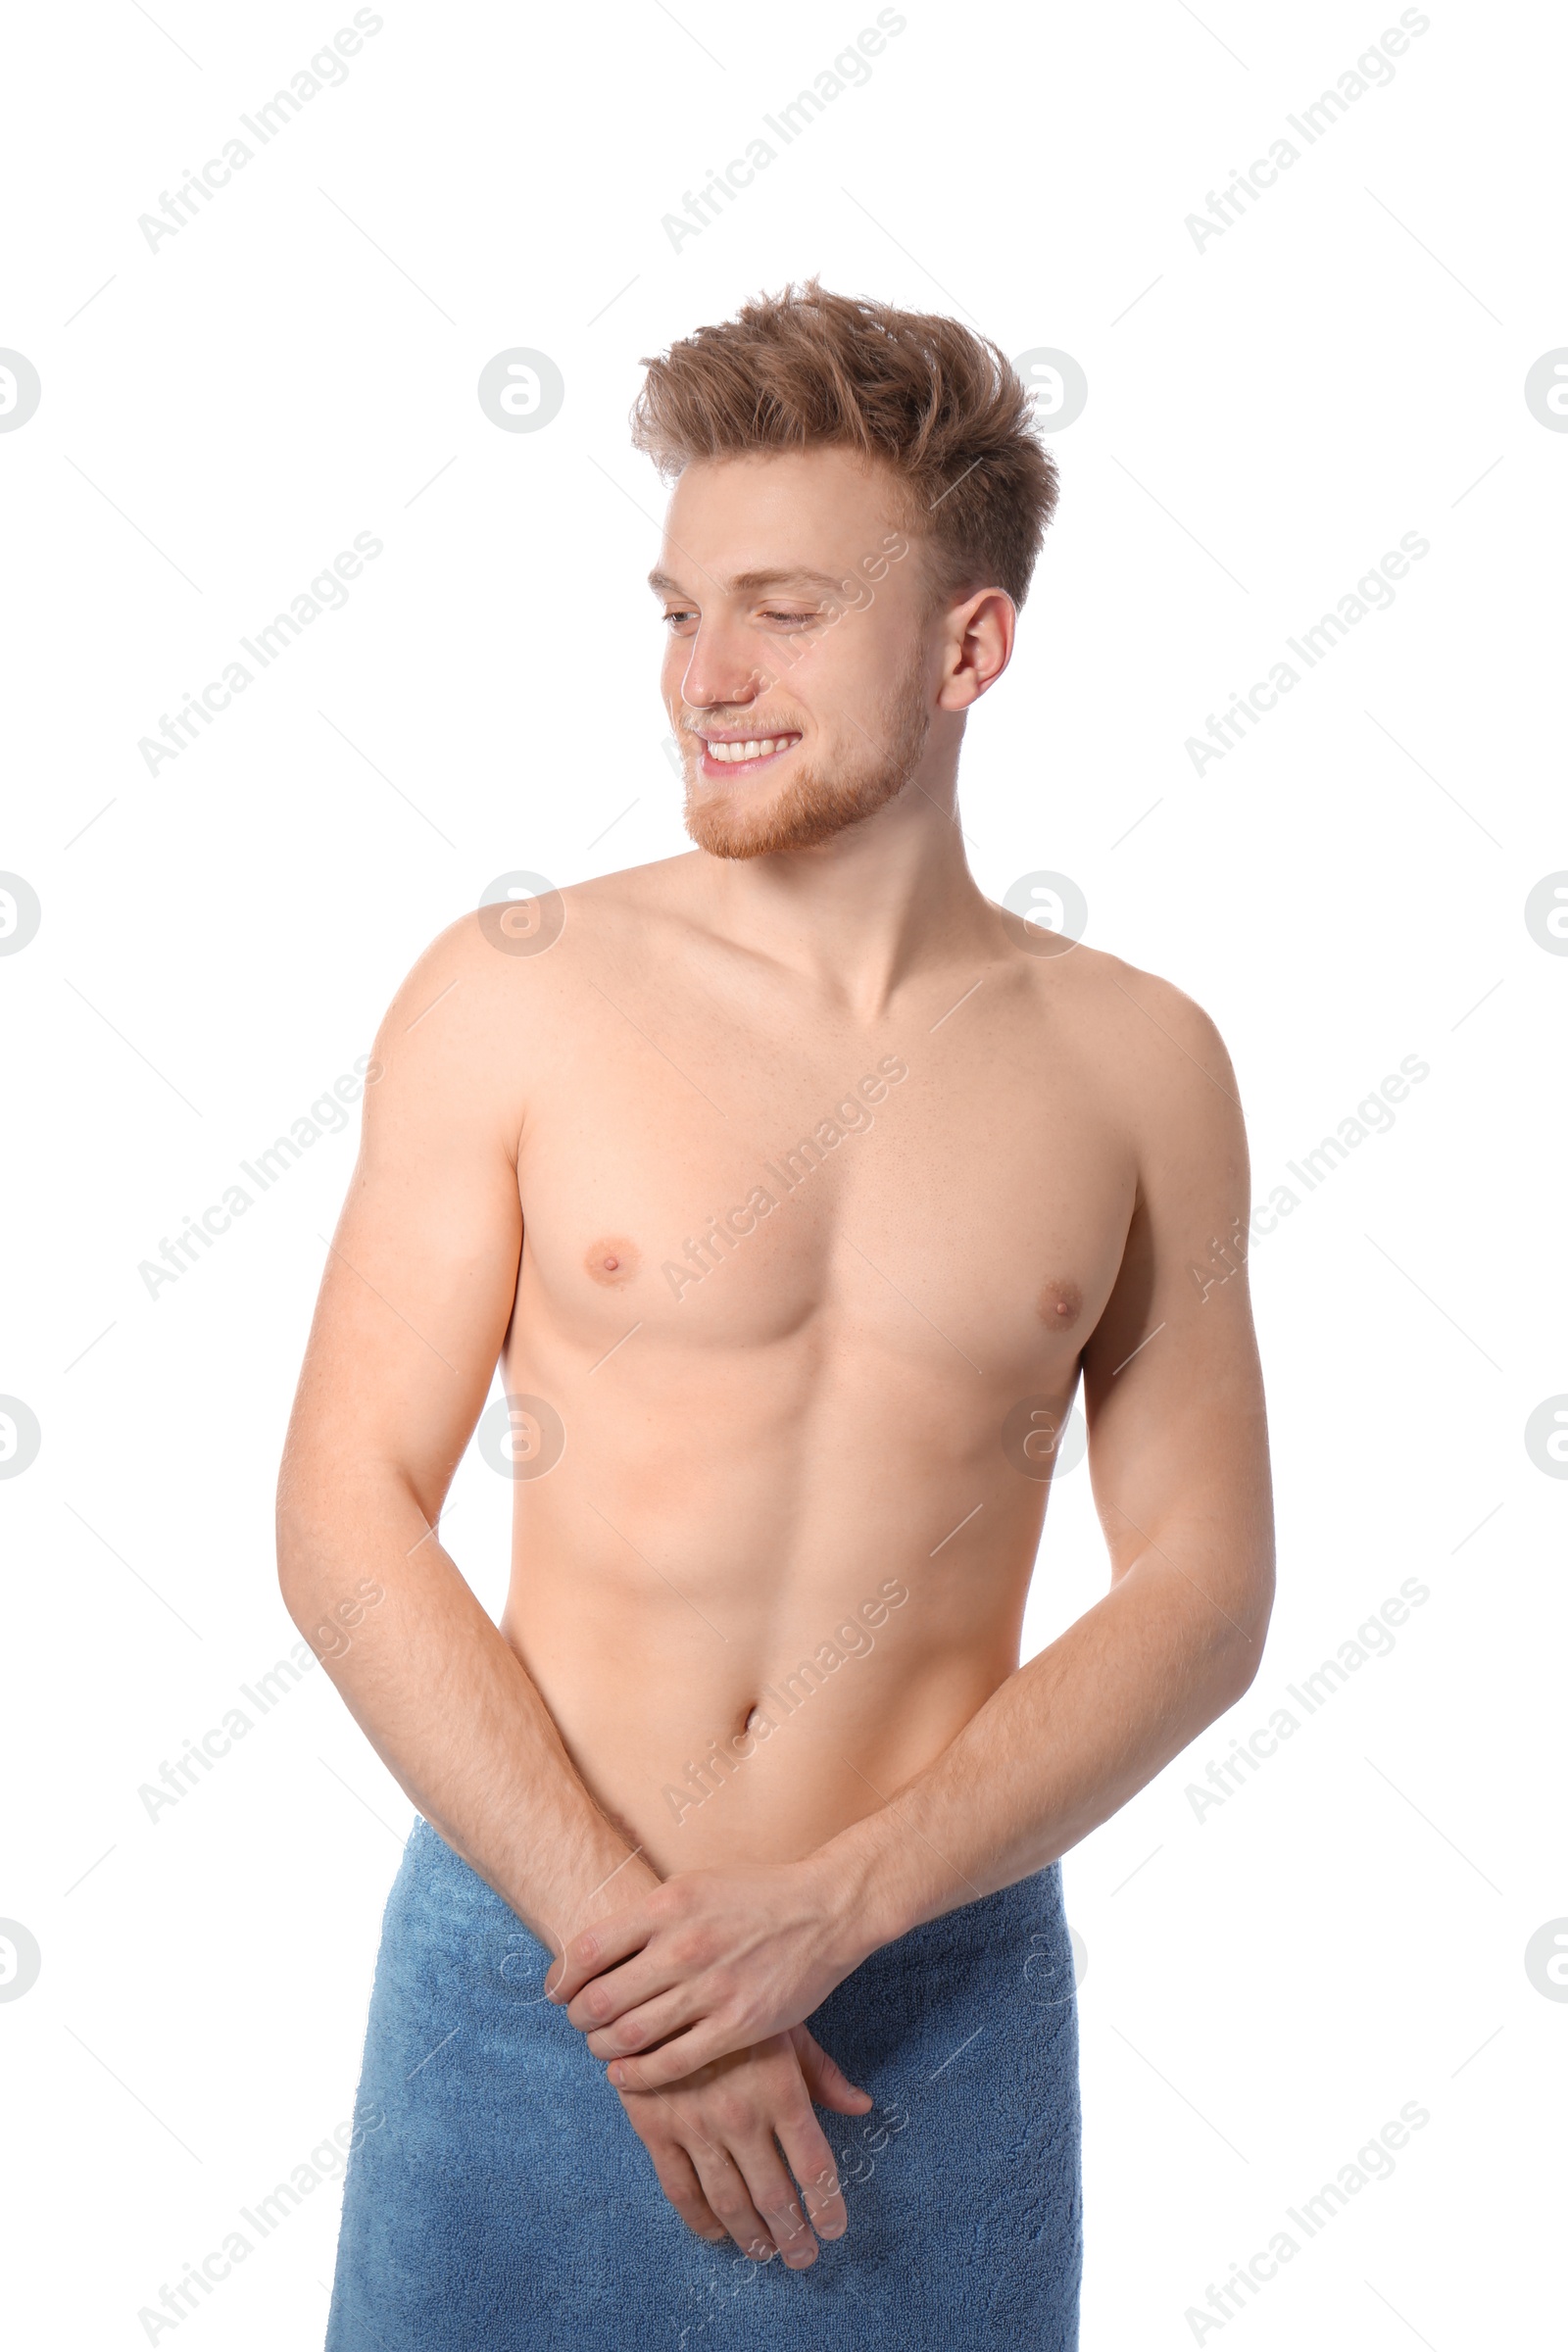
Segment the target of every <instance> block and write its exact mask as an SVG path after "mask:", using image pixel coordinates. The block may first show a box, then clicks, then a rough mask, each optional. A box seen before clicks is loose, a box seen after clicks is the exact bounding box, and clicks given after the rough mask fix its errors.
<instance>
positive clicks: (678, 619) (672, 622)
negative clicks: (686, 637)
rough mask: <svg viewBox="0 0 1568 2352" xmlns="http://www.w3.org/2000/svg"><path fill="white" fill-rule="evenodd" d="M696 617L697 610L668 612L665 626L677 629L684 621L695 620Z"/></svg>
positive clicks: (665, 616) (665, 615)
mask: <svg viewBox="0 0 1568 2352" xmlns="http://www.w3.org/2000/svg"><path fill="white" fill-rule="evenodd" d="M696 618H697V615H696V613H690V612H685V611H682V612H678V613H665V614H664V626H665V628H666V629H675V628H679V626H680V625H681V623H682V622H683V621H687V620H695V619H696Z"/></svg>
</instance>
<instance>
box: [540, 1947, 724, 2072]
mask: <svg viewBox="0 0 1568 2352" xmlns="http://www.w3.org/2000/svg"><path fill="white" fill-rule="evenodd" d="M616 1973H617V1974H620V1975H623V1974H624V1973H625V1972H624V1971H623V1970H621V1971H617V1972H616ZM597 1990H598V1985H597V1983H596V1984H593V1985H589V1986H588V1988H587V1990H586V1991H585V1992H580V1993H579V1994H578V1995H577V1998H576V1999H575V2000H574V2001H573V2002H572V2004H571V2007H570V2008H569V2009H568V2010H567V2012H566V2015H567V2016H568V2017H569V2018H570V2019H571V2022H572V2024H573V2025H574V2026H576V2025H581V2024H582V2020H581V2019H580V2018H579V2017H578V2015H577V2012H578V2011H579V2010H580V2009H581V2008H582V2006H583V2004H584V2002H586V2001H591V2000H592V1999H593V1997H594V1994H595V1992H596V1991H597ZM703 2011H704V2003H703V1996H702V1994H701V1992H700V1991H699V1990H698V1988H697V1987H696V1985H690V1984H686V1985H671V1986H670V1988H669V1990H668V1991H667V1992H662V1993H661V1994H660V1995H659V1997H658V1998H657V1999H653V1998H649V1999H647V2000H641V2001H638V2002H636V2003H635V2004H630V2005H628V2006H627V2007H625V2008H624V2009H622V2010H620V2011H619V2012H618V2013H616V2014H614V2015H613V2016H612V2017H611V2018H610V2021H609V2023H608V2024H606V2025H602V2026H599V2027H597V2028H595V2029H594V2030H593V2031H592V2032H590V2033H589V2034H588V2047H589V2050H590V2051H591V2052H592V2054H593V2056H594V2057H596V2058H627V2057H631V2056H633V2055H634V2054H635V2053H636V2052H637V2051H638V2050H650V2049H652V2048H653V2046H654V2044H655V2042H659V2041H667V2040H668V2039H669V2036H670V2035H671V2034H678V2033H680V2032H681V2031H682V2030H683V2029H684V2028H685V2027H687V2026H693V2025H696V2024H697V2022H698V2021H699V2020H700V2019H701V2017H702V2015H703ZM687 2071H688V2072H690V2069H688V2070H687Z"/></svg>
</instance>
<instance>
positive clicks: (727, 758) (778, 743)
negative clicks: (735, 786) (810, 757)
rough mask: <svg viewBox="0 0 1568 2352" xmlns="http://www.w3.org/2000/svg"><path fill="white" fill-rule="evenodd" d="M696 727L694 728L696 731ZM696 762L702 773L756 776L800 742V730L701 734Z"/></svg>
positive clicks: (709, 774) (708, 774) (707, 774)
mask: <svg viewBox="0 0 1568 2352" xmlns="http://www.w3.org/2000/svg"><path fill="white" fill-rule="evenodd" d="M695 731H696V730H694V732H695ZM699 740H700V742H701V743H702V746H703V751H702V757H701V759H700V760H698V762H697V764H698V766H699V767H700V768H701V770H702V772H703V774H704V775H705V776H713V777H716V776H756V775H760V773H761V771H762V769H763V768H764V767H767V766H769V765H770V764H771V763H772V762H773V761H774V760H782V759H783V757H784V755H785V753H786V752H792V751H793V750H794V749H795V746H796V745H797V744H798V743H799V742H800V740H801V738H800V734H799V732H798V731H797V732H794V733H785V734H782V735H733V736H723V735H702V736H700V737H699Z"/></svg>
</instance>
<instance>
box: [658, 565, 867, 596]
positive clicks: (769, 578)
mask: <svg viewBox="0 0 1568 2352" xmlns="http://www.w3.org/2000/svg"><path fill="white" fill-rule="evenodd" d="M720 584H721V585H725V586H727V587H728V588H729V590H730V591H731V592H732V593H733V592H736V591H739V592H740V593H741V594H742V595H758V594H760V593H762V592H765V591H766V590H768V589H772V588H815V589H818V590H820V591H821V592H822V593H823V594H825V595H828V596H837V595H841V594H842V593H843V591H844V589H845V588H846V587H848V586H849V585H850V583H849V582H848V581H846V580H844V579H841V578H840V577H839V575H838V574H837V573H836V572H831V571H810V570H808V569H806V568H805V567H804V566H801V567H792V568H788V569H781V570H774V571H738V572H737V573H736V574H735V576H734V578H733V579H732V580H730V581H728V582H726V583H720ZM648 585H649V587H650V588H652V590H653V591H654V594H655V595H656V596H682V595H684V594H685V590H684V589H683V588H682V587H681V584H680V582H679V581H678V580H675V579H672V578H671V577H670V575H669V573H668V572H667V571H651V572H650V573H649V574H648Z"/></svg>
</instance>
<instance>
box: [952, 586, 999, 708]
mask: <svg viewBox="0 0 1568 2352" xmlns="http://www.w3.org/2000/svg"><path fill="white" fill-rule="evenodd" d="M1017 626H1018V609H1017V607H1016V605H1014V603H1013V601H1012V599H1011V597H1010V596H1008V595H1007V593H1006V591H1005V589H1003V588H982V589H980V590H978V591H977V593H976V594H975V595H973V596H970V597H966V598H965V599H964V601H963V603H962V604H959V605H955V606H953V608H952V609H951V611H950V612H949V613H948V617H947V628H946V633H945V637H944V641H943V670H942V687H941V691H940V692H939V694H938V696H937V709H938V710H939V711H967V710H968V708H969V706H970V704H971V703H977V702H978V701H979V700H980V697H981V696H982V695H983V694H984V693H985V691H986V689H987V687H988V686H994V685H995V684H996V682H997V680H998V678H1000V677H1001V675H1002V673H1003V671H1004V670H1005V668H1006V666H1007V663H1008V662H1010V661H1011V659H1012V641H1013V637H1014V634H1015V632H1016V630H1017Z"/></svg>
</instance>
